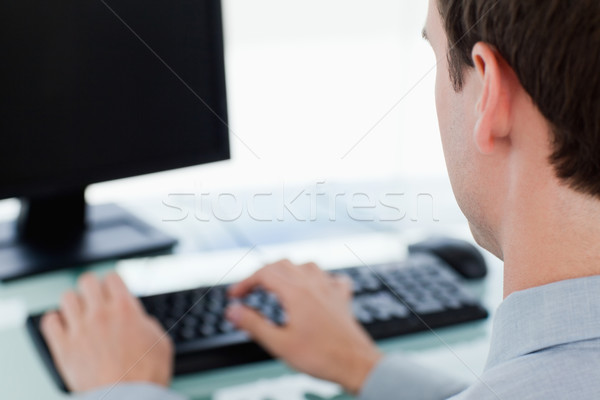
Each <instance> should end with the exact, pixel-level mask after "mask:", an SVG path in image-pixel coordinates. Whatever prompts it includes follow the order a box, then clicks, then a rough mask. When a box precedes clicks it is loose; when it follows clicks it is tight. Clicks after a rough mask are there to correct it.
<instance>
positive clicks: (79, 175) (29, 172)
mask: <svg viewBox="0 0 600 400" xmlns="http://www.w3.org/2000/svg"><path fill="white" fill-rule="evenodd" d="M0 53H1V54H2V61H0V135H1V136H0V137H1V141H0V199H3V198H12V197H18V198H20V200H21V204H22V206H21V212H20V216H19V218H18V220H17V221H13V222H10V223H7V224H4V225H2V226H1V227H0V280H8V279H14V278H17V277H21V276H25V275H31V274H36V273H39V272H43V271H49V270H53V269H57V268H62V267H67V266H72V265H81V264H87V263H90V262H95V261H100V260H104V259H114V258H120V257H128V256H134V255H138V254H144V253H149V252H155V251H162V250H168V249H169V248H171V247H172V246H173V245H174V244H175V240H174V239H173V238H171V237H169V236H168V235H166V234H164V233H161V232H160V231H159V230H157V229H155V228H153V227H151V226H150V225H148V224H146V223H144V222H143V221H141V220H139V219H138V218H136V217H134V216H133V215H131V214H129V213H127V212H126V211H125V210H123V209H121V208H120V207H117V206H115V205H102V206H94V207H92V206H90V205H87V204H86V203H85V200H84V192H85V188H86V186H87V185H89V184H92V183H97V182H103V181H108V180H113V179H118V178H125V177H131V176H135V175H141V174H147V173H152V172H158V171H163V170H169V169H175V168H181V167H187V166H192V165H197V164H201V163H207V162H212V161H218V160H224V159H227V158H229V139H228V129H227V102H226V90H225V67H224V55H223V32H222V19H221V5H220V1H218V0H180V1H172V0H7V1H2V2H0Z"/></svg>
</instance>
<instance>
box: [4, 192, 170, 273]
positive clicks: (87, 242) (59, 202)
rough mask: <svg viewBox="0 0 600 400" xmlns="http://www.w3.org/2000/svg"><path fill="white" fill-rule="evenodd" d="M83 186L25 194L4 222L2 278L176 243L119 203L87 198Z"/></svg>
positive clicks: (166, 247) (167, 247)
mask: <svg viewBox="0 0 600 400" xmlns="http://www.w3.org/2000/svg"><path fill="white" fill-rule="evenodd" d="M84 191H85V188H83V189H79V190H75V191H72V192H71V193H61V194H60V195H56V196H47V197H41V198H40V197H39V198H28V199H22V200H21V213H20V215H19V218H18V219H17V221H14V222H9V223H4V224H0V281H8V280H12V279H17V278H22V277H25V276H30V275H35V274H40V273H43V272H48V271H54V270H57V269H62V268H67V267H73V266H82V265H86V264H90V263H94V262H98V261H104V260H113V259H118V258H126V257H133V256H139V255H147V254H154V253H160V252H165V251H168V250H170V249H172V247H173V246H174V245H175V244H176V240H175V239H174V238H172V237H170V236H168V235H166V234H164V233H162V232H161V231H159V230H158V229H156V228H154V227H152V226H150V225H148V224H146V223H145V222H143V221H142V220H140V219H138V218H136V217H135V216H133V215H132V214H130V213H129V212H127V211H126V210H124V209H123V208H121V207H119V206H117V205H115V204H106V205H99V206H91V205H88V204H86V202H85V196H84Z"/></svg>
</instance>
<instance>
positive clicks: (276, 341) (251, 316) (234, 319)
mask: <svg viewBox="0 0 600 400" xmlns="http://www.w3.org/2000/svg"><path fill="white" fill-rule="evenodd" d="M225 316H226V317H227V319H228V320H229V321H230V322H231V323H232V324H234V325H235V326H236V327H238V328H239V329H241V330H243V331H246V332H248V334H249V335H250V336H251V337H252V339H254V340H256V341H257V342H259V343H260V344H261V345H263V347H265V348H267V350H269V351H270V352H271V353H274V355H277V354H278V353H279V350H280V346H281V345H282V339H283V332H282V328H280V327H278V326H276V325H275V324H274V323H273V322H271V321H269V320H268V319H267V318H265V317H264V316H263V315H261V314H259V313H258V312H257V311H256V310H254V309H252V308H250V307H247V306H245V305H243V304H240V303H236V304H232V305H231V306H229V307H228V308H227V311H226V312H225Z"/></svg>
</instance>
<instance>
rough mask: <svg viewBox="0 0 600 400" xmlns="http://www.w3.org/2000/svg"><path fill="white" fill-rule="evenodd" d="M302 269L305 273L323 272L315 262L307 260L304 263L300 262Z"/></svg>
mask: <svg viewBox="0 0 600 400" xmlns="http://www.w3.org/2000/svg"><path fill="white" fill-rule="evenodd" d="M299 268H300V269H301V270H302V271H304V272H305V273H307V274H310V275H324V274H325V272H324V271H323V270H322V269H321V268H319V266H318V265H317V264H315V263H314V262H309V263H306V264H302V265H300V267H299Z"/></svg>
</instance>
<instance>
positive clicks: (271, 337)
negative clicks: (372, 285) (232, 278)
mask: <svg viewBox="0 0 600 400" xmlns="http://www.w3.org/2000/svg"><path fill="white" fill-rule="evenodd" d="M257 287H260V288H263V289H265V290H268V291H270V292H273V293H275V294H276V295H277V296H278V298H279V301H280V302H281V305H282V306H283V308H284V310H285V312H286V316H287V321H286V324H285V325H284V326H282V327H279V326H277V325H275V324H273V323H271V322H270V321H268V320H266V319H265V318H263V316H262V315H260V314H259V313H257V312H256V311H254V310H252V309H250V308H248V307H246V306H243V305H241V304H234V305H232V306H230V308H229V309H228V310H227V317H228V318H229V319H230V321H232V322H233V323H234V324H235V325H237V326H238V327H239V328H241V329H243V330H245V331H247V332H248V333H249V334H250V335H251V336H252V338H253V339H254V340H256V341H258V342H259V343H260V344H261V345H262V346H263V347H264V348H266V349H267V350H268V351H269V352H271V353H272V354H273V355H274V356H276V357H279V358H281V359H283V360H284V361H286V362H287V363H288V364H289V365H290V366H291V367H293V368H295V369H297V370H300V371H302V372H306V373H308V374H311V375H314V376H316V377H318V378H322V379H326V380H330V381H333V382H337V383H339V384H341V385H342V386H343V387H344V388H345V389H346V390H347V391H349V392H350V393H357V392H358V391H359V390H360V388H361V387H362V385H363V383H364V381H365V379H366V377H367V375H368V374H369V372H370V371H371V369H372V368H373V367H374V366H375V364H376V363H377V361H378V360H379V359H380V358H381V354H380V353H379V351H378V350H377V348H376V347H375V345H374V344H373V342H372V341H371V339H370V338H369V337H368V335H367V334H366V332H365V331H364V330H363V329H362V327H361V326H360V325H359V324H358V323H357V322H356V321H355V319H354V317H353V315H352V312H351V308H350V304H351V303H350V302H351V297H352V290H351V282H350V281H349V279H344V278H342V277H341V276H338V277H334V276H332V275H329V274H327V273H325V272H323V271H321V270H320V269H319V267H317V266H316V265H315V264H312V263H311V264H305V265H300V266H296V265H294V264H292V263H291V262H289V261H287V260H284V261H280V262H278V263H275V264H271V265H268V266H266V267H264V268H263V269H261V270H259V271H257V272H256V273H255V274H254V275H252V276H251V277H249V278H248V279H246V280H244V281H242V282H240V283H239V284H237V285H235V286H233V287H232V288H231V289H230V295H231V296H233V297H241V296H244V295H246V294H248V293H249V292H250V291H252V289H254V288H257Z"/></svg>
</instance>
